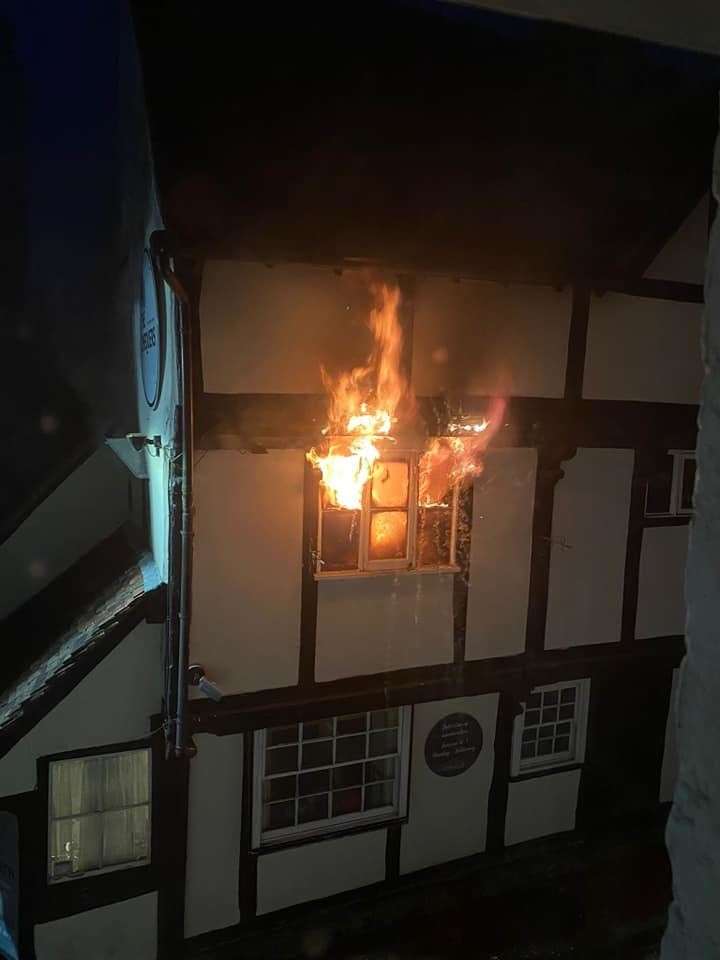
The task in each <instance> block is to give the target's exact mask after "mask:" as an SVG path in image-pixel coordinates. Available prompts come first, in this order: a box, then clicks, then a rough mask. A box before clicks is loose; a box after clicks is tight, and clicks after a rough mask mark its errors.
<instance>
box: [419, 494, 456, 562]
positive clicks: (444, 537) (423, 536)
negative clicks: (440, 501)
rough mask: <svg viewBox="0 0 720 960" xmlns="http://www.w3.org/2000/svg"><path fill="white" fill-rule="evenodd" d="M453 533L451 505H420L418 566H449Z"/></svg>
mask: <svg viewBox="0 0 720 960" xmlns="http://www.w3.org/2000/svg"><path fill="white" fill-rule="evenodd" d="M451 535H452V508H451V507H449V506H448V507H419V508H418V519H417V558H418V559H417V562H418V566H419V567H441V566H449V564H450V561H451V556H450V541H451Z"/></svg>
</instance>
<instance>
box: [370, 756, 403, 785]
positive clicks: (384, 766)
mask: <svg viewBox="0 0 720 960" xmlns="http://www.w3.org/2000/svg"><path fill="white" fill-rule="evenodd" d="M396 764H397V760H396V759H395V757H387V758H385V759H384V760H369V761H368V762H367V763H366V764H365V783H372V782H373V781H375V780H393V779H394V778H395V771H396V769H397V767H396Z"/></svg>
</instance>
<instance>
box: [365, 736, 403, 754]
mask: <svg viewBox="0 0 720 960" xmlns="http://www.w3.org/2000/svg"><path fill="white" fill-rule="evenodd" d="M397 748H398V738H397V730H383V731H382V732H381V733H371V734H370V751H369V752H370V756H371V757H379V756H382V754H384V753H397Z"/></svg>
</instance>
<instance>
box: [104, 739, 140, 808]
mask: <svg viewBox="0 0 720 960" xmlns="http://www.w3.org/2000/svg"><path fill="white" fill-rule="evenodd" d="M103 795H104V802H103V809H104V810H113V809H118V808H119V807H128V806H131V805H132V804H136V803H147V802H148V800H149V799H150V751H149V750H131V751H128V752H127V753H121V754H116V755H114V756H113V755H112V754H111V755H109V756H106V757H103Z"/></svg>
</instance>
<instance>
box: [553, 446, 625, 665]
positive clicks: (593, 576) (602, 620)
mask: <svg viewBox="0 0 720 960" xmlns="http://www.w3.org/2000/svg"><path fill="white" fill-rule="evenodd" d="M633 459H634V454H633V451H632V450H600V449H597V450H595V449H587V448H581V449H578V451H577V453H576V455H575V457H573V459H572V460H568V461H567V462H566V463H564V464H563V470H564V471H565V476H564V478H563V479H562V480H560V481H559V482H558V484H557V486H556V487H555V503H554V509H553V524H552V540H553V544H552V554H551V558H550V585H549V590H548V610H547V625H546V633H545V646H546V648H548V649H561V648H564V647H577V646H582V645H584V644H590V643H614V642H618V641H619V640H620V628H621V619H622V600H623V586H624V579H625V554H626V550H627V531H628V515H629V510H630V488H631V482H632V473H633Z"/></svg>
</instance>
